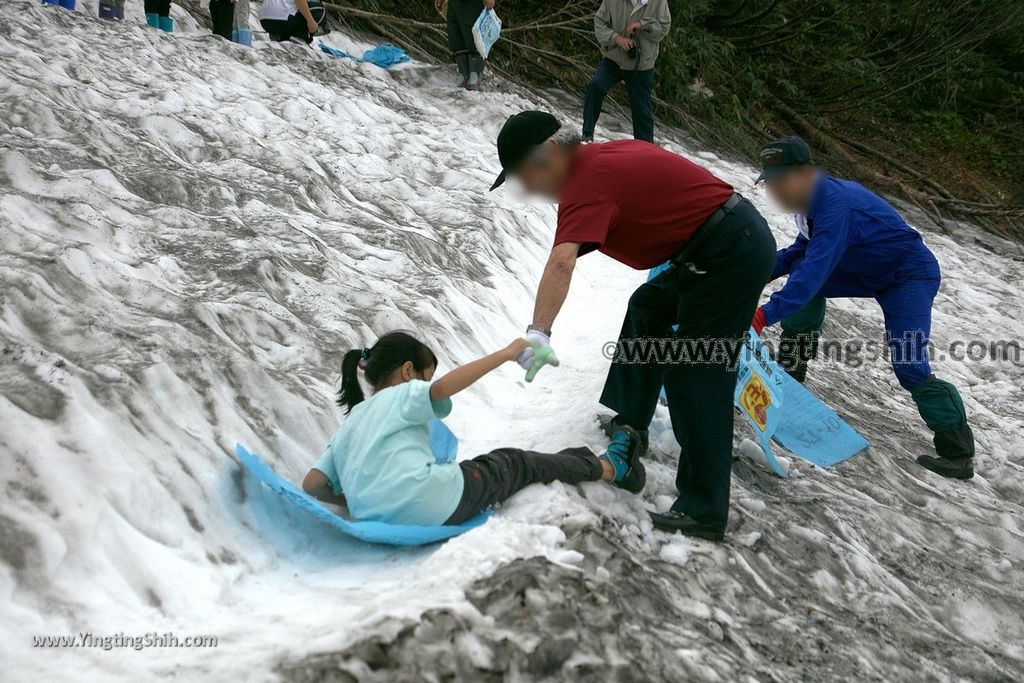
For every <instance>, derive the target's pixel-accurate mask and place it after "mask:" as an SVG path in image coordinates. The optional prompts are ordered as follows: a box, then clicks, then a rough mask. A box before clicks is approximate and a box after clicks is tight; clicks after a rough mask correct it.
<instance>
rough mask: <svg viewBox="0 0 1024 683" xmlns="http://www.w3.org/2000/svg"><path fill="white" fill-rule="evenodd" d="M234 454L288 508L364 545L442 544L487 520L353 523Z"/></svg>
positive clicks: (246, 456) (255, 459) (242, 452)
mask: <svg viewBox="0 0 1024 683" xmlns="http://www.w3.org/2000/svg"><path fill="white" fill-rule="evenodd" d="M235 455H236V456H237V457H238V461H239V462H240V463H242V466H243V467H244V468H245V469H246V471H247V472H248V473H249V474H251V475H252V476H253V477H255V478H256V480H257V481H259V482H261V483H262V484H264V485H266V486H267V487H268V488H269V489H271V490H272V491H273V492H274V493H276V494H277V495H278V496H280V498H281V499H282V500H283V501H284V502H285V503H287V504H288V505H289V506H291V507H292V508H294V509H296V510H299V511H301V512H302V513H304V514H306V515H307V516H309V517H311V518H312V519H311V520H310V521H315V522H319V523H321V524H326V525H328V526H330V527H331V528H333V529H336V530H337V531H338V532H340V533H342V534H345V535H346V536H351V537H353V538H357V539H359V540H361V541H366V542H367V543H379V544H384V545H399V546H415V545H426V544H428V543H437V542H438V541H444V540H446V539H449V538H451V537H452V536H458V535H459V534H462V533H465V532H467V531H469V530H470V529H474V528H476V527H478V526H480V525H481V524H483V523H484V522H486V521H487V517H488V515H487V513H483V514H480V515H478V516H476V517H474V518H473V519H471V520H469V521H468V522H466V523H465V524H460V525H458V526H414V525H409V524H385V523H384V522H354V521H352V520H349V519H345V518H344V517H339V516H338V515H336V514H334V513H333V512H331V511H330V510H328V509H327V508H325V507H324V506H323V505H321V504H320V503H319V502H318V501H316V500H315V499H313V498H312V497H311V496H309V495H307V494H306V493H305V492H304V491H303V490H302V489H300V488H299V487H298V486H296V485H295V484H293V483H291V482H290V481H288V480H287V479H284V478H283V477H281V476H280V475H278V474H277V473H276V472H274V470H272V469H271V468H270V466H269V465H267V464H266V463H265V462H263V461H262V460H261V459H260V457H259V456H258V455H254V454H252V453H250V452H249V451H247V450H246V449H245V447H244V446H242V445H241V444H238V445H236V446H235Z"/></svg>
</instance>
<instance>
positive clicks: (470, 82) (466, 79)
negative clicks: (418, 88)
mask: <svg viewBox="0 0 1024 683" xmlns="http://www.w3.org/2000/svg"><path fill="white" fill-rule="evenodd" d="M443 5H444V0H434V7H435V8H437V10H438V11H441V7H442V6H443ZM484 9H494V0H448V49H449V50H451V51H452V55H453V56H454V57H455V65H456V66H458V67H459V73H460V74H462V87H463V88H466V89H467V90H476V89H477V88H479V87H480V78H481V77H482V76H483V75H484V64H485V61H484V58H483V56H482V55H481V54H480V52H479V51H478V50H477V49H476V43H475V42H474V40H473V24H475V23H476V20H477V19H479V18H480V13H481V12H482V11H483V10H484Z"/></svg>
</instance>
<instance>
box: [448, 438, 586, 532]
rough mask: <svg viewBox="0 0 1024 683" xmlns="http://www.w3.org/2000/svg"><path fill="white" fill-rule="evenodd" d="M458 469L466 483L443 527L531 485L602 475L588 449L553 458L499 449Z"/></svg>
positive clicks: (479, 511) (549, 454)
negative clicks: (460, 469)
mask: <svg viewBox="0 0 1024 683" xmlns="http://www.w3.org/2000/svg"><path fill="white" fill-rule="evenodd" d="M459 467H461V468H462V477H463V479H465V481H466V483H465V487H464V488H463V490H462V499H461V500H460V501H459V506H458V507H457V508H455V512H453V513H452V516H451V517H449V518H448V521H447V522H445V524H462V523H463V522H465V521H466V520H469V519H472V518H473V517H475V516H477V515H478V514H480V513H481V512H483V511H484V510H486V509H487V508H489V507H492V506H494V505H497V504H498V503H501V502H503V501H505V500H507V499H508V498H509V497H510V496H511V495H512V494H513V493H516V492H517V491H519V490H521V489H524V488H526V487H527V486H529V485H530V484H549V483H551V482H553V481H564V482H565V483H566V484H579V483H580V482H583V481H597V480H598V479H600V478H601V475H602V473H603V471H604V468H603V467H602V465H601V461H600V460H599V459H598V458H597V456H596V455H594V454H593V453H592V452H591V451H590V449H589V448H566V449H565V450H563V451H559V452H558V453H553V454H552V453H535V452H533V451H521V450H519V449H518V448H499V449H498V450H496V451H491V452H490V453H487V454H485V455H479V456H477V457H475V458H473V459H472V460H464V461H462V462H460V463H459Z"/></svg>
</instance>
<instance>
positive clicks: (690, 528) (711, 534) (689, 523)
mask: <svg viewBox="0 0 1024 683" xmlns="http://www.w3.org/2000/svg"><path fill="white" fill-rule="evenodd" d="M649 514H650V515H651V522H653V523H654V528H655V529H658V530H659V531H668V532H670V533H671V532H676V531H678V532H679V533H681V534H683V535H684V536H693V537H694V538H703V539H705V540H708V541H722V540H725V524H724V523H721V522H719V523H708V522H698V521H697V520H695V519H694V518H693V517H690V516H689V515H686V514H684V513H682V512H676V511H675V510H669V511H668V512H651V513H649Z"/></svg>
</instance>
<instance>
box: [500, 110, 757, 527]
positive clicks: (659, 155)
mask: <svg viewBox="0 0 1024 683" xmlns="http://www.w3.org/2000/svg"><path fill="white" fill-rule="evenodd" d="M559 127H560V126H559V123H558V121H557V120H556V119H555V117H553V116H552V115H551V114H547V113H544V112H538V111H527V112H522V113H520V114H516V115H515V116H513V117H511V118H509V120H508V121H506V122H505V125H504V127H503V128H502V129H501V133H500V134H499V135H498V157H499V159H500V160H501V166H502V169H503V170H502V172H501V175H499V176H498V179H497V180H496V181H495V183H494V185H493V186H492V188H491V189H494V188H495V187H498V186H499V185H501V184H502V183H503V182H504V180H505V176H506V174H514V175H515V176H517V177H518V179H519V181H520V182H521V183H522V185H523V186H524V187H525V189H526V190H527V191H528V192H530V193H532V194H539V195H542V196H545V197H548V198H550V199H555V200H557V201H558V226H557V228H556V229H555V239H554V247H553V248H552V250H551V255H550V256H549V257H548V262H547V265H546V266H545V268H544V275H543V276H542V277H541V281H540V285H539V287H538V289H537V298H536V303H535V304H534V312H533V324H532V325H530V326H529V328H528V330H527V338H528V339H529V340H531V341H532V342H533V343H534V347H532V348H531V349H529V350H528V351H526V352H525V353H524V354H522V355H521V356H520V358H519V359H518V361H519V362H520V365H522V366H523V367H527V368H530V372H531V373H533V374H536V372H537V370H538V369H539V368H540V367H542V366H543V365H545V364H555V363H553V362H551V361H552V359H553V357H554V353H553V352H552V351H551V346H550V339H551V327H552V324H553V323H554V322H555V317H556V316H557V315H558V312H559V311H560V310H561V308H562V304H563V303H564V301H565V296H566V294H567V293H568V291H569V283H570V281H571V279H572V273H573V268H574V267H575V264H576V259H577V258H578V257H579V256H582V255H584V254H587V253H589V252H591V251H600V252H602V253H604V254H606V255H607V256H610V257H612V258H614V259H615V260H617V261H621V262H622V263H625V264H626V265H628V266H632V267H633V268H636V269H638V270H646V269H648V268H652V267H654V266H656V265H659V264H661V263H664V262H665V261H667V260H668V261H671V262H672V267H671V268H669V269H668V270H666V271H665V272H663V273H661V274H660V275H659V276H657V277H655V278H654V279H653V280H651V281H650V282H647V283H645V284H642V285H640V287H639V288H638V289H637V290H636V291H635V292H634V293H633V295H632V296H631V297H630V300H629V307H628V309H627V310H626V316H625V320H624V322H623V323H622V330H621V332H620V335H619V347H618V348H619V351H618V353H617V355H616V359H615V361H614V362H613V363H612V365H611V369H610V370H609V372H608V378H607V381H606V382H605V386H604V391H603V392H602V394H601V403H603V404H604V405H606V406H608V407H609V408H612V409H613V410H615V411H617V412H618V416H617V417H616V418H615V421H614V422H613V424H617V425H628V426H630V427H632V428H633V429H634V430H636V431H638V432H641V434H639V435H638V438H641V439H644V436H645V434H646V430H647V428H648V426H649V425H650V422H651V418H652V417H653V416H654V410H655V407H656V406H657V403H658V395H659V393H660V391H661V387H662V384H664V387H665V393H666V396H667V398H668V406H669V413H670V415H671V418H672V429H673V432H674V433H675V436H676V439H677V440H678V441H679V445H680V447H681V448H682V451H681V453H680V455H679V470H678V473H677V476H676V488H677V489H678V490H679V498H678V499H677V500H676V502H675V503H674V504H673V505H672V509H671V510H670V511H669V512H667V513H665V514H652V518H653V520H654V524H655V526H656V527H657V528H659V529H665V530H679V531H682V532H683V533H687V534H691V535H695V536H700V537H703V538H711V539H721V538H722V537H723V536H724V533H725V526H726V521H727V517H728V514H729V479H730V473H731V468H732V436H733V392H734V391H735V387H736V364H735V358H736V356H737V355H738V353H739V350H740V348H741V345H742V342H743V339H744V338H745V335H746V334H747V330H748V329H749V326H750V319H751V317H752V316H753V315H754V311H755V309H756V308H757V302H758V299H759V298H760V296H761V292H762V290H763V289H764V286H765V283H766V282H767V281H768V276H769V275H770V274H771V271H772V264H773V262H774V252H775V239H774V238H773V237H772V233H771V231H770V230H769V229H768V224H767V223H766V222H765V220H764V219H763V218H762V217H761V216H760V214H758V213H757V210H756V209H754V207H753V205H751V204H750V202H748V201H747V200H745V199H743V198H742V197H740V196H739V195H738V194H736V193H735V192H734V191H733V189H732V187H730V186H729V184H728V183H726V182H724V181H722V180H720V179H718V178H716V177H715V176H714V175H712V174H711V173H709V172H708V171H706V170H704V169H703V168H701V167H700V166H697V165H696V164H694V163H693V162H691V161H689V160H687V159H684V158H683V157H681V156H678V155H676V154H672V153H671V152H668V151H666V150H664V149H662V148H660V147H657V146H655V145H651V144H648V143H646V142H638V141H635V140H618V141H616V142H607V143H603V144H591V145H579V144H576V143H577V142H578V139H576V140H572V139H566V138H559V137H558V136H556V134H557V132H558V130H559ZM677 324H678V325H679V329H680V334H679V336H678V337H673V333H672V326H673V325H677ZM634 340H641V343H642V342H643V341H644V340H646V341H650V340H655V341H660V342H661V344H662V346H663V347H668V346H670V345H671V346H672V347H673V350H675V351H683V354H684V355H678V354H677V355H676V357H675V359H674V360H672V361H659V357H658V355H655V354H650V353H648V354H646V355H643V356H640V354H636V355H630V354H627V353H623V350H624V349H626V348H627V347H631V346H632V347H633V348H634V349H635V348H636V346H635V345H633V344H632V343H631V342H633V341H634ZM698 340H699V341H698ZM695 346H701V347H702V348H703V349H704V350H709V351H711V353H707V354H704V353H702V352H701V351H699V350H686V349H687V348H689V349H694V347H695ZM592 352H593V353H597V349H592ZM638 356H639V357H638ZM662 357H664V356H662ZM623 361H625V362H623ZM555 362H557V361H555ZM527 379H530V376H529V375H528V376H527Z"/></svg>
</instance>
